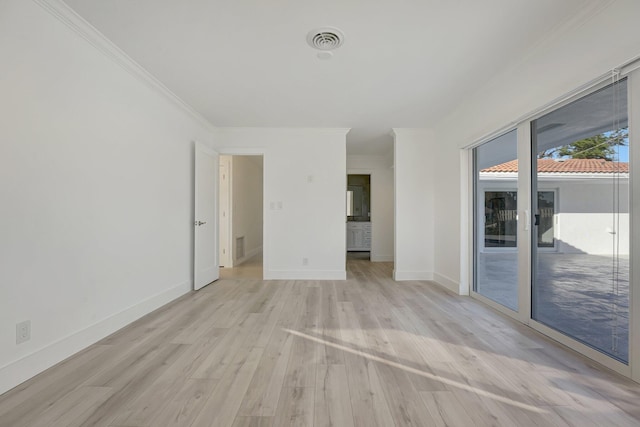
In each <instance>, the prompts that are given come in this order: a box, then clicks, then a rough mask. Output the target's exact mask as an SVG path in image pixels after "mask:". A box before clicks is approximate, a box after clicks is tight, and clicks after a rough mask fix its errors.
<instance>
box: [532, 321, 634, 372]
mask: <svg viewBox="0 0 640 427" xmlns="http://www.w3.org/2000/svg"><path fill="white" fill-rule="evenodd" d="M528 326H529V327H531V328H532V329H534V330H536V331H538V332H540V333H541V334H544V335H545V336H547V337H549V338H551V339H552V340H554V341H557V342H558V343H560V344H562V345H564V346H565V347H568V348H570V349H571V350H574V351H576V352H578V353H580V354H581V355H582V356H585V357H587V358H589V359H591V360H594V361H596V362H598V363H599V364H601V365H603V366H605V367H607V368H609V369H612V370H614V371H616V372H618V373H619V374H622V375H625V376H627V377H629V376H631V368H630V366H628V365H625V364H624V363H622V362H619V361H617V360H615V359H613V358H611V357H610V356H608V355H606V354H605V353H602V352H600V351H598V350H595V349H594V348H592V347H589V346H588V345H585V344H582V343H581V342H580V341H577V340H575V339H574V338H571V337H570V336H568V335H565V334H563V333H561V332H558V331H557V330H555V329H553V328H550V327H548V326H546V325H544V324H542V323H540V322H537V321H535V320H533V319H531V320H530V321H529V323H528Z"/></svg>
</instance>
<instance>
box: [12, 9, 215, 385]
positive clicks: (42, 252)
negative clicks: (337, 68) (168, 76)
mask: <svg viewBox="0 0 640 427" xmlns="http://www.w3.org/2000/svg"><path fill="white" fill-rule="evenodd" d="M0 52H1V54H0V55H1V56H0V62H1V63H2V66H1V67H0V93H2V96H1V97H0V141H1V143H0V199H1V200H2V202H1V203H2V209H1V210H0V215H1V220H0V228H1V230H0V235H1V236H2V237H1V239H0V284H1V285H0V393H2V392H3V391H5V390H7V389H9V388H11V387H13V386H15V385H16V384H18V383H20V382H22V381H24V380H25V379H27V378H29V377H30V376H32V375H34V374H36V373H38V372H40V371H42V370H43V369H45V368H47V367H49V366H51V365H52V364H54V363H56V362H58V361H60V360H61V359H63V358H65V357H67V356H69V355H71V354H73V353H75V352H77V351H78V350H80V349H81V348H83V347H85V346H87V345H89V344H91V343H92V342H95V341H96V340H98V339H100V338H102V337H104V336H105V335H107V334H109V333H111V332H113V331H115V330H117V329H119V328H120V327H122V326H124V325H126V324H127V323H129V322H131V321H133V320H135V319H136V318H138V317H140V316H142V315H144V314H146V313H147V312H149V311H151V310H153V309H155V308H157V307H158V306H160V305H162V304H164V303H166V302H168V301H170V300H172V299H174V298H176V297H177V296H179V295H181V294H184V293H186V292H188V291H189V290H190V289H191V280H192V279H191V277H192V266H191V262H192V261H191V251H192V244H193V242H192V238H191V235H192V220H193V214H192V204H193V200H192V192H193V188H192V187H193V186H192V174H193V166H192V164H193V140H194V139H199V140H202V141H204V142H210V141H209V140H210V139H211V138H212V133H211V131H209V130H207V129H206V128H205V127H204V126H203V125H200V124H199V122H198V121H196V119H195V118H194V117H193V116H191V115H189V114H187V113H186V112H185V110H184V109H183V108H179V107H178V106H177V104H174V103H171V102H170V101H169V100H168V98H167V96H165V95H162V94H160V93H159V92H157V91H156V90H155V89H152V85H149V84H144V83H142V80H141V79H140V77H134V76H133V74H131V73H129V72H128V71H126V70H125V68H124V67H122V66H121V65H118V64H116V63H115V62H113V61H112V60H111V59H109V58H108V57H107V56H106V55H105V54H104V53H102V52H101V51H99V50H97V49H96V48H94V47H93V46H92V45H90V44H89V43H87V41H86V40H85V39H84V38H82V37H80V36H79V35H78V34H76V33H75V32H74V31H72V30H71V29H70V28H69V27H67V26H66V25H65V24H63V23H62V22H60V21H59V20H57V19H56V18H53V17H52V15H50V14H49V13H48V12H46V11H45V10H44V9H43V8H41V7H40V6H38V5H37V4H36V3H35V2H31V1H24V0H5V1H3V2H2V4H1V5H0ZM27 319H28V320H31V328H32V330H31V334H32V338H31V340H30V341H28V342H26V343H23V344H20V345H16V344H15V335H16V332H15V325H16V323H18V322H21V321H24V320H27Z"/></svg>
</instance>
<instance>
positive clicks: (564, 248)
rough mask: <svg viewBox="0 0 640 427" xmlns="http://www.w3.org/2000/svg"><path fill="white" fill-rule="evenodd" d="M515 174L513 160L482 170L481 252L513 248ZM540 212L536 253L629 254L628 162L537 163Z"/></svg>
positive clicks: (592, 160)
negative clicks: (538, 250)
mask: <svg viewBox="0 0 640 427" xmlns="http://www.w3.org/2000/svg"><path fill="white" fill-rule="evenodd" d="M517 174H518V161H517V160H513V161H510V162H506V163H502V164H499V165H496V166H492V167H489V168H485V169H482V170H481V171H480V174H479V175H480V176H479V182H478V193H477V194H478V198H479V199H478V205H479V206H480V209H482V208H483V207H484V210H485V212H484V227H482V226H481V227H478V242H483V244H480V245H479V246H480V247H479V249H480V250H481V251H504V250H509V248H512V249H514V248H515V245H516V243H515V242H516V234H517V233H516V213H517V210H516V209H517V208H516V203H517V194H516V179H517ZM483 201H484V202H483ZM538 207H539V210H538V212H537V213H538V214H539V215H540V217H539V223H540V225H539V226H538V247H539V248H540V249H542V248H544V249H545V250H549V251H556V252H561V253H586V254H592V255H612V254H614V253H615V254H619V255H625V256H626V255H629V240H628V237H629V164H628V163H626V162H613V161H607V160H604V159H539V160H538ZM482 216H483V213H482V212H478V217H479V218H482ZM533 220H534V219H533V218H532V221H533ZM585 230H589V231H588V232H585ZM615 236H620V238H619V239H616V238H615Z"/></svg>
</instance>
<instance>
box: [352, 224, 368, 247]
mask: <svg viewBox="0 0 640 427" xmlns="http://www.w3.org/2000/svg"><path fill="white" fill-rule="evenodd" d="M347 250H348V251H370V250H371V223H370V222H347Z"/></svg>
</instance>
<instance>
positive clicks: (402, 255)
mask: <svg viewBox="0 0 640 427" xmlns="http://www.w3.org/2000/svg"><path fill="white" fill-rule="evenodd" d="M394 134H395V135H394V162H395V166H394V171H395V177H394V182H395V266H394V273H393V274H394V279H395V280H432V279H433V278H434V276H433V271H434V270H433V268H434V265H433V261H434V249H435V245H436V242H435V241H434V222H433V220H434V212H435V211H436V210H437V209H438V206H439V205H440V203H439V202H438V204H437V205H438V206H436V203H435V200H436V199H434V197H433V195H434V188H435V182H434V178H435V177H434V175H433V171H432V169H433V165H434V160H435V159H434V156H433V143H434V139H433V134H432V133H431V132H429V131H425V130H419V129H398V128H396V129H394Z"/></svg>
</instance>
